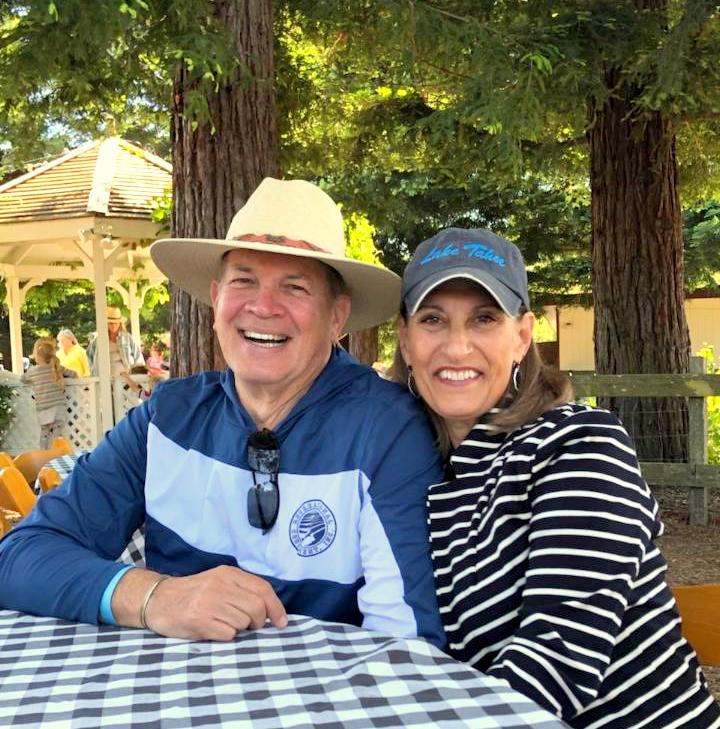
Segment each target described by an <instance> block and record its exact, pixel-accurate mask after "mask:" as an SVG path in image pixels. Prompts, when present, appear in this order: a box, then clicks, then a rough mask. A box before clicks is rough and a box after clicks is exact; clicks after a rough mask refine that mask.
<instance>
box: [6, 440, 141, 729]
mask: <svg viewBox="0 0 720 729" xmlns="http://www.w3.org/2000/svg"><path fill="white" fill-rule="evenodd" d="M80 455H81V452H76V453H70V454H68V455H63V456H57V457H56V458H53V459H52V460H50V461H48V462H47V463H46V464H45V465H46V466H50V467H51V468H54V469H55V470H56V471H57V472H58V474H59V476H60V478H61V479H63V480H65V479H66V478H67V477H68V476H69V475H70V474H71V473H72V470H73V468H75V464H76V463H77V460H78V458H79V457H80ZM33 490H34V491H35V494H36V495H37V496H38V498H39V497H40V496H42V493H43V491H42V489H41V488H40V480H39V479H35V484H34V486H33ZM118 562H125V563H126V564H132V565H135V566H136V567H144V566H145V528H144V525H143V526H141V527H140V529H138V530H136V531H135V532H133V535H132V536H131V537H130V542H129V543H128V545H127V547H126V548H125V551H124V552H123V553H122V554H121V555H120V557H119V558H118ZM1 726H2V725H0V727H1Z"/></svg>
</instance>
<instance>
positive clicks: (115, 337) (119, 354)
mask: <svg viewBox="0 0 720 729" xmlns="http://www.w3.org/2000/svg"><path fill="white" fill-rule="evenodd" d="M107 329H108V339H109V340H110V376H111V377H120V376H121V374H122V373H123V372H130V370H131V369H132V368H133V367H134V366H135V365H144V364H145V358H144V357H143V355H142V352H141V351H140V347H138V345H137V343H136V342H135V340H134V339H133V338H132V335H131V334H130V333H129V332H127V331H125V319H124V317H123V315H122V312H121V311H120V309H119V308H118V307H117V306H108V308H107ZM87 355H88V359H89V360H90V369H91V370H92V373H93V375H94V376H95V377H97V376H98V359H97V333H95V332H93V334H91V335H90V341H89V342H88V348H87Z"/></svg>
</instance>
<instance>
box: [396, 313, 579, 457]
mask: <svg viewBox="0 0 720 729" xmlns="http://www.w3.org/2000/svg"><path fill="white" fill-rule="evenodd" d="M523 314H525V310H524V309H523V310H521V312H520V314H519V315H518V319H519V318H521V317H522V316H523ZM400 317H401V318H402V320H403V321H404V322H405V323H406V324H407V313H406V312H405V310H404V308H403V310H402V311H401V312H400ZM408 374H409V372H408V366H407V364H406V362H405V359H404V358H403V356H402V352H401V351H400V347H399V346H398V347H396V348H395V358H394V360H393V364H392V367H391V369H390V378H391V379H392V380H394V381H395V382H399V383H400V384H401V385H404V386H405V387H407V386H408ZM572 398H573V391H572V385H571V384H570V380H568V378H567V377H566V376H565V375H564V374H563V373H562V372H560V371H559V370H557V369H555V368H554V367H550V366H549V365H546V364H545V363H544V362H543V361H542V357H541V356H540V351H539V350H538V347H537V345H536V344H535V342H534V341H533V342H531V344H530V348H529V349H528V351H527V354H526V355H525V357H523V360H522V362H520V371H519V374H518V389H517V392H516V393H515V395H514V397H513V399H512V402H511V403H510V404H509V405H508V406H507V407H505V408H503V410H501V411H500V412H499V413H496V414H495V415H493V416H492V417H491V418H490V420H489V421H488V424H489V425H490V426H491V428H493V429H494V430H496V431H498V432H499V431H502V432H507V433H509V432H511V431H513V430H516V429H517V428H520V427H522V426H523V425H526V424H527V423H531V422H532V421H533V420H536V419H537V418H539V417H540V416H541V415H542V414H543V413H545V412H547V411H548V410H551V409H552V408H554V407H556V406H557V405H561V404H562V403H565V402H568V401H569V400H572ZM423 404H424V405H425V409H426V410H427V412H428V414H429V416H430V420H431V421H432V423H433V426H434V427H435V432H436V433H437V438H438V447H439V448H440V451H441V452H442V454H443V455H444V456H445V455H447V454H448V453H449V452H450V451H451V450H452V448H453V446H452V443H451V441H450V435H449V433H448V430H447V427H446V426H445V423H444V421H443V419H442V418H441V417H440V416H439V415H438V414H437V413H436V412H434V411H433V410H432V409H431V408H429V407H428V406H427V404H425V403H424V402H423Z"/></svg>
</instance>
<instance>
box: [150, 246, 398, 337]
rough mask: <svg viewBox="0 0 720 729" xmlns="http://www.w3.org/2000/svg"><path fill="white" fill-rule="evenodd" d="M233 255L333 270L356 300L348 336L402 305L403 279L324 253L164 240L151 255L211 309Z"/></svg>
mask: <svg viewBox="0 0 720 729" xmlns="http://www.w3.org/2000/svg"><path fill="white" fill-rule="evenodd" d="M233 250H248V251H261V252H264V253H280V254H282V255H286V256H296V257H298V258H310V259H313V260H317V261H321V262H322V263H325V264H327V265H328V266H330V267H332V268H334V269H335V270H336V271H337V272H338V273H339V274H340V275H341V276H342V277H343V280H344V281H345V283H346V284H347V287H348V289H349V290H350V293H351V294H352V309H351V312H350V317H349V319H348V321H347V324H346V325H345V331H346V332H354V331H359V330H361V329H369V328H370V327H374V326H377V325H378V324H382V323H383V322H385V321H387V320H388V319H390V318H391V317H393V316H395V314H397V310H398V304H399V301H400V278H399V276H398V275H397V274H395V273H393V272H392V271H389V270H388V269H386V268H381V267H380V266H375V265H373V264H371V263H363V262H362V261H355V260H353V259H351V258H341V257H338V256H333V255H332V254H329V253H325V252H324V251H313V250H306V249H304V248H290V247H289V246H284V245H277V244H272V243H262V242H257V241H229V240H218V239H214V238H164V239H162V240H158V241H155V243H153V244H152V246H151V247H150V255H151V256H152V259H153V261H154V262H155V264H156V265H157V267H158V268H159V269H160V270H161V271H162V272H163V273H164V274H165V275H166V276H167V277H168V279H169V280H170V281H171V282H172V283H174V284H177V285H178V286H179V287H180V288H181V289H183V290H184V291H187V293H189V294H190V295H191V296H193V297H195V298H196V299H198V300H200V301H202V302H204V303H206V304H211V301H210V283H211V282H212V281H213V280H216V279H217V278H218V276H219V274H220V267H221V262H222V257H223V256H224V255H225V253H227V252H228V251H233Z"/></svg>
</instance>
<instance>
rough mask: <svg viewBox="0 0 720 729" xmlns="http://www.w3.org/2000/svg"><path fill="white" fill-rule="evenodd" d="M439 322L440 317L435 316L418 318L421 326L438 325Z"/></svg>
mask: <svg viewBox="0 0 720 729" xmlns="http://www.w3.org/2000/svg"><path fill="white" fill-rule="evenodd" d="M439 322H440V317H439V316H437V315H436V314H425V315H424V316H421V317H420V323H421V324H438V323H439Z"/></svg>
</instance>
